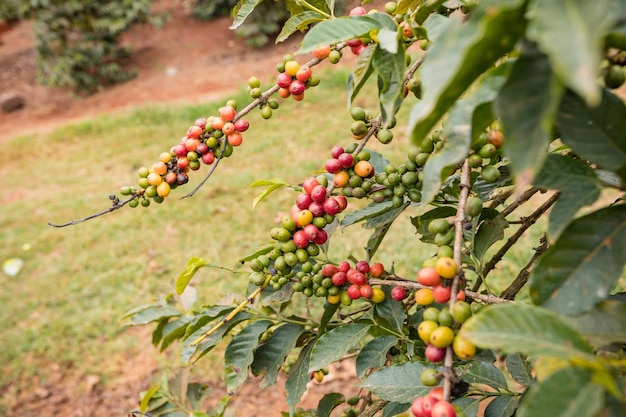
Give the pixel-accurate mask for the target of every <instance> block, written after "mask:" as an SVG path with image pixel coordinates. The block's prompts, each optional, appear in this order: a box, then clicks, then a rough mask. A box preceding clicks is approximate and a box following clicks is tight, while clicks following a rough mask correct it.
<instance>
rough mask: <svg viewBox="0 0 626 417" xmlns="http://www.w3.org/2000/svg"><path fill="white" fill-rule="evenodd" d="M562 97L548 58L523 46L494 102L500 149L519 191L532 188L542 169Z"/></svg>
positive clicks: (561, 89)
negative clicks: (502, 140) (500, 133)
mask: <svg viewBox="0 0 626 417" xmlns="http://www.w3.org/2000/svg"><path fill="white" fill-rule="evenodd" d="M562 95H563V86H562V84H561V83H559V81H558V80H557V79H556V77H555V76H554V75H553V74H552V71H551V70H550V65H549V63H548V58H547V57H546V56H545V55H543V54H542V53H541V52H539V51H538V50H537V48H536V46H535V45H533V44H530V43H528V42H525V43H523V44H522V52H521V55H520V57H519V58H518V59H517V61H516V62H515V64H514V66H513V69H512V71H511V75H510V76H509V79H508V80H507V82H506V83H505V84H504V86H503V87H502V89H501V90H500V93H499V94H498V98H497V99H496V101H495V111H496V113H497V114H498V117H499V118H500V120H502V125H503V127H504V135H505V137H506V140H505V144H504V146H503V147H502V149H503V152H504V155H505V156H506V157H507V158H508V159H509V161H510V166H511V168H512V172H513V176H514V178H515V183H516V185H517V186H518V188H519V189H523V188H525V187H526V186H528V185H529V184H532V181H533V179H534V177H535V175H536V174H537V172H539V170H540V169H541V166H542V165H543V161H544V160H545V157H546V155H547V151H548V144H549V142H550V140H551V138H552V131H553V130H554V129H553V126H554V119H555V116H556V112H557V110H558V108H559V103H560V99H561V96H562Z"/></svg>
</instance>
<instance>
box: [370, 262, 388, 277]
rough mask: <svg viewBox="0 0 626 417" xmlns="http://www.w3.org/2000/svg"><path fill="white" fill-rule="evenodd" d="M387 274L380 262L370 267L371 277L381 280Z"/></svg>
mask: <svg viewBox="0 0 626 417" xmlns="http://www.w3.org/2000/svg"><path fill="white" fill-rule="evenodd" d="M384 273H385V267H384V266H383V264H381V263H380V262H376V263H374V264H372V265H371V266H370V275H371V276H373V277H374V278H379V277H380V276H381V275H382V274H384Z"/></svg>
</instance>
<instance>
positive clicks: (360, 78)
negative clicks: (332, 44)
mask: <svg viewBox="0 0 626 417" xmlns="http://www.w3.org/2000/svg"><path fill="white" fill-rule="evenodd" d="M377 48H378V45H376V44H374V45H369V46H367V47H366V48H365V49H364V50H363V51H362V52H361V54H360V55H359V57H358V58H357V60H356V62H355V64H354V67H353V68H354V69H353V70H352V72H351V73H350V75H349V76H348V108H350V107H351V106H352V103H353V102H354V99H355V98H356V97H357V96H358V95H359V92H360V91H361V89H362V88H363V86H365V84H366V83H367V80H368V79H369V77H370V76H371V75H372V74H373V73H374V67H373V65H372V60H373V58H374V51H375V50H376V49H377Z"/></svg>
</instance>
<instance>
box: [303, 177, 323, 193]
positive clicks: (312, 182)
mask: <svg viewBox="0 0 626 417" xmlns="http://www.w3.org/2000/svg"><path fill="white" fill-rule="evenodd" d="M319 184H320V183H319V182H318V181H317V178H315V177H307V178H305V179H304V182H303V183H302V187H303V188H304V191H305V192H307V193H309V194H311V191H313V188H315V186H317V185H319Z"/></svg>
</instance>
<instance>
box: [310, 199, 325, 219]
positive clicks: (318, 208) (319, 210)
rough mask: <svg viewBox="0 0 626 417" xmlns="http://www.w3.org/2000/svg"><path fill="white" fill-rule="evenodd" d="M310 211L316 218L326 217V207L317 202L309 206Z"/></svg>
mask: <svg viewBox="0 0 626 417" xmlns="http://www.w3.org/2000/svg"><path fill="white" fill-rule="evenodd" d="M309 211H310V212H311V213H313V216H314V217H320V216H323V215H324V205H323V204H322V203H318V202H317V201H314V202H312V203H311V204H309Z"/></svg>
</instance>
